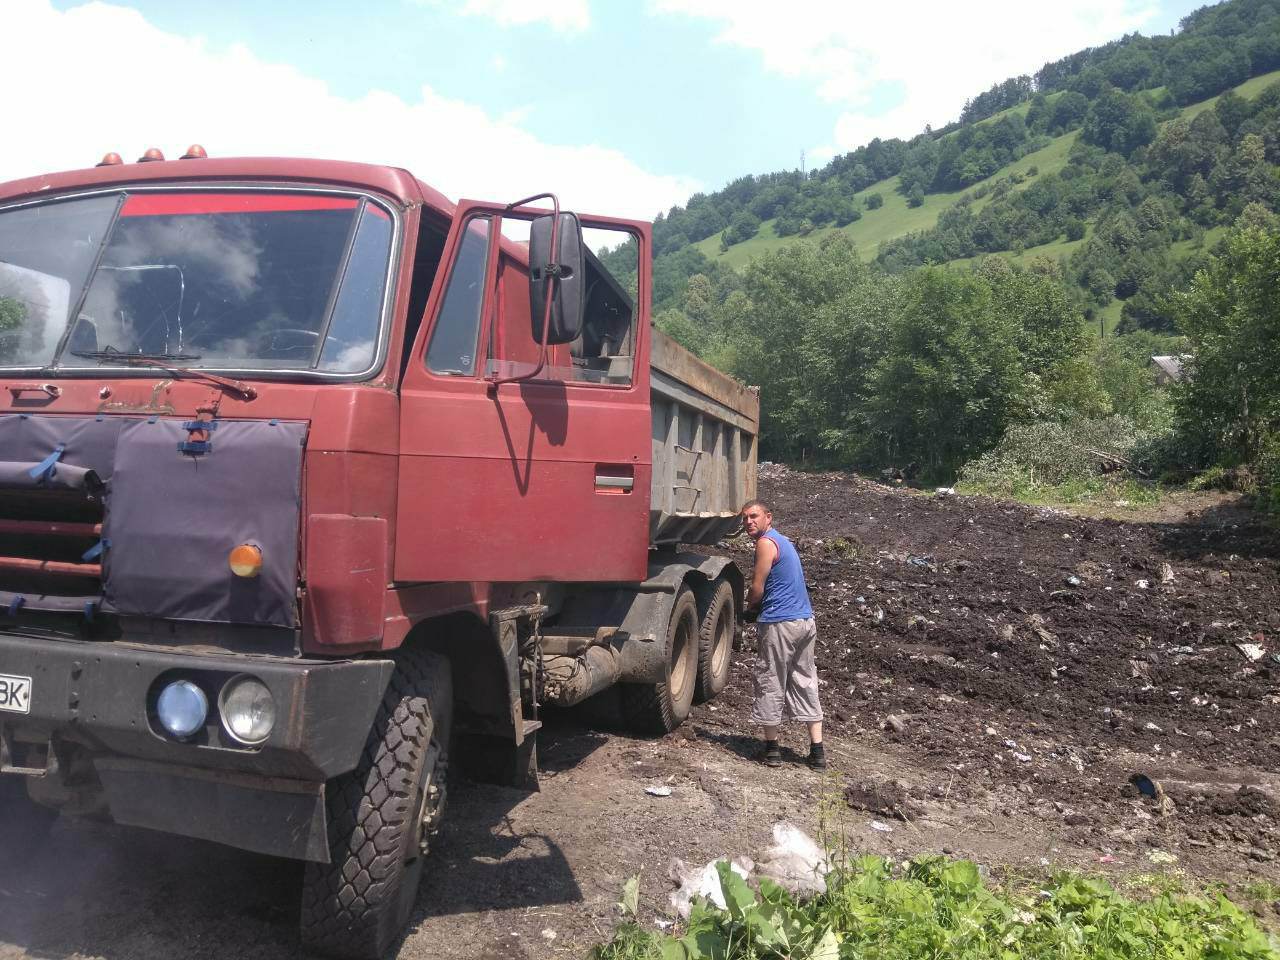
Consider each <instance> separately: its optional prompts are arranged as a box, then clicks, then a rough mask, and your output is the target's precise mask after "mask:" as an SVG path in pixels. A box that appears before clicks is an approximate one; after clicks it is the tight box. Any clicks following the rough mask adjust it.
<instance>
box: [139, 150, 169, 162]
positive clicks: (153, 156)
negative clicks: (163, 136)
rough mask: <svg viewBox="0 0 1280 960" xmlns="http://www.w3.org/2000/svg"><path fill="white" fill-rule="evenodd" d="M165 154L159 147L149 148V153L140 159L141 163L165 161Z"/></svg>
mask: <svg viewBox="0 0 1280 960" xmlns="http://www.w3.org/2000/svg"><path fill="white" fill-rule="evenodd" d="M163 159H164V154H163V153H162V152H161V151H160V148H159V147H148V148H147V152H146V153H144V154H143V155H142V156H140V157H139V158H138V162H139V163H152V162H153V161H156V160H163Z"/></svg>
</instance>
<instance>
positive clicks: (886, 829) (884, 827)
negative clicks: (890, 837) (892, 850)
mask: <svg viewBox="0 0 1280 960" xmlns="http://www.w3.org/2000/svg"><path fill="white" fill-rule="evenodd" d="M871 829H872V830H879V831H880V832H881V833H893V827H891V826H889V825H888V824H887V823H881V822H880V821H879V820H872V821H871Z"/></svg>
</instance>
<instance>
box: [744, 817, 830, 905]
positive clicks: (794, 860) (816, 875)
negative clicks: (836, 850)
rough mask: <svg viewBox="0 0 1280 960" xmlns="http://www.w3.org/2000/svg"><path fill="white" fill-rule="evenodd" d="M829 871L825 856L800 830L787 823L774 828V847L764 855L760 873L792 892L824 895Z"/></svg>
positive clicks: (758, 870) (758, 867) (759, 865)
mask: <svg viewBox="0 0 1280 960" xmlns="http://www.w3.org/2000/svg"><path fill="white" fill-rule="evenodd" d="M829 869H830V866H829V864H828V863H827V858H826V855H825V854H824V853H823V852H822V849H821V848H820V847H819V846H818V845H817V844H816V843H814V842H813V840H812V838H810V836H809V835H808V834H807V833H805V832H804V831H803V830H801V829H800V828H799V827H795V826H792V825H791V824H789V823H786V822H785V821H784V822H782V823H775V824H774V825H773V846H772V847H770V848H769V849H768V850H766V851H765V853H764V859H763V860H762V861H761V862H760V863H759V864H758V866H757V872H758V873H759V874H760V875H761V876H762V877H768V878H769V879H770V880H774V881H776V882H778V883H780V884H782V886H784V887H786V888H787V889H788V890H790V891H791V892H792V893H798V894H804V893H814V894H817V893H825V892H826V889H827V883H826V880H825V879H824V878H825V877H826V875H827V871H828V870H829Z"/></svg>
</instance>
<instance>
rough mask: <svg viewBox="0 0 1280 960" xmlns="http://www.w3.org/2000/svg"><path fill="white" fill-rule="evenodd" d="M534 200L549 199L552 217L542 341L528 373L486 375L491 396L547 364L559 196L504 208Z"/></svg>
mask: <svg viewBox="0 0 1280 960" xmlns="http://www.w3.org/2000/svg"><path fill="white" fill-rule="evenodd" d="M534 200H550V201H551V209H552V218H553V219H552V221H551V262H550V263H549V264H547V265H546V270H545V275H546V280H545V283H546V284H547V303H546V306H545V307H544V308H543V312H542V343H541V345H540V348H539V350H538V365H537V366H536V367H534V368H533V369H532V370H531V371H530V372H529V373H522V374H519V375H517V376H514V377H498V376H491V377H486V378H485V379H486V380H487V381H488V383H489V388H488V394H489V396H491V397H495V396H497V395H498V388H499V387H500V386H502V385H503V384H504V383H522V382H524V381H525V380H532V379H533V378H534V377H536V376H537V375H538V374H540V373H541V372H542V371H543V368H544V367H546V365H547V337H549V336H550V335H551V304H552V301H554V300H555V285H556V284H557V283H558V282H559V280H560V261H559V255H560V198H559V197H557V196H556V195H555V194H554V193H537V194H534V195H533V196H532V197H525V198H524V199H523V200H517V201H516V202H515V203H509V204H507V206H506V209H508V210H514V209H515V208H516V207H523V206H525V205H526V204H529V203H532V202H533V201H534Z"/></svg>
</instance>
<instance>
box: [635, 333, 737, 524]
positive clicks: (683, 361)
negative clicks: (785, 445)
mask: <svg viewBox="0 0 1280 960" xmlns="http://www.w3.org/2000/svg"><path fill="white" fill-rule="evenodd" d="M650 356H651V367H652V369H651V373H650V392H651V394H652V406H653V492H652V499H651V501H650V506H649V539H650V542H651V543H652V544H653V545H654V546H658V547H663V546H673V545H675V544H677V543H708V544H710V543H715V542H716V541H717V540H719V539H721V538H722V537H724V536H726V535H727V534H729V533H732V532H733V531H734V530H735V529H737V527H738V510H739V509H740V508H741V507H742V504H743V502H744V501H746V500H749V499H751V498H752V497H754V496H755V495H756V435H757V433H758V432H759V427H760V397H759V395H758V394H757V392H756V391H755V390H754V389H752V388H750V387H744V386H743V385H742V384H740V383H738V381H736V380H734V379H733V378H732V377H729V376H726V375H725V374H723V373H721V372H720V371H719V370H716V369H715V368H714V367H711V366H708V365H707V364H706V363H703V362H702V361H701V360H699V359H698V358H697V357H695V356H694V355H693V354H692V353H690V352H689V351H688V350H686V349H684V347H682V346H680V344H678V343H676V342H675V341H674V340H672V339H671V338H670V337H668V336H666V335H665V334H663V333H662V332H661V331H660V330H658V329H656V328H655V329H654V330H653V347H652V350H651V354H650Z"/></svg>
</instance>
